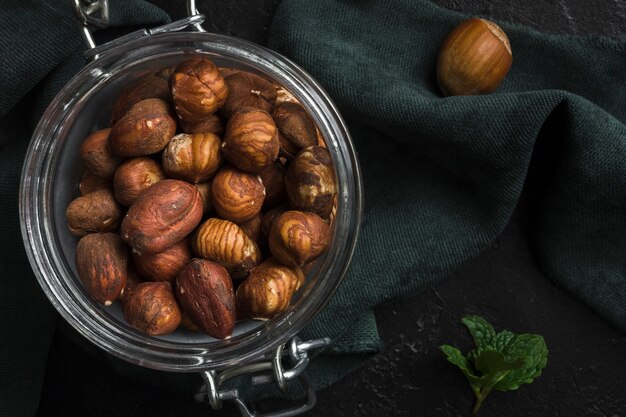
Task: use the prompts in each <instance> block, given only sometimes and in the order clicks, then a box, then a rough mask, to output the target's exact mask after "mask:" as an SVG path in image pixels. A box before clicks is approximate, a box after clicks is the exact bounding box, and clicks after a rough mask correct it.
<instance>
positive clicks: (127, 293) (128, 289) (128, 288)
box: [119, 262, 144, 305]
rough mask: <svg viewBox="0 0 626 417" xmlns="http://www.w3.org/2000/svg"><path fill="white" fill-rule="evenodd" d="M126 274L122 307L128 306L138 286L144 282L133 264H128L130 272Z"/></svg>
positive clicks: (121, 299) (122, 293) (121, 297)
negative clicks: (127, 303)
mask: <svg viewBox="0 0 626 417" xmlns="http://www.w3.org/2000/svg"><path fill="white" fill-rule="evenodd" d="M126 272H127V274H126V284H125V285H124V289H123V290H122V292H121V293H120V297H119V299H120V301H121V302H122V305H124V304H126V302H127V301H128V300H129V299H130V297H132V295H133V294H134V293H135V288H137V285H139V284H141V283H142V282H144V281H143V279H142V278H141V277H140V276H139V274H138V273H137V271H136V270H135V268H133V265H132V263H130V262H129V263H128V270H127V271H126Z"/></svg>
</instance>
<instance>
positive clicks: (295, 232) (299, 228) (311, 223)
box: [268, 210, 330, 266]
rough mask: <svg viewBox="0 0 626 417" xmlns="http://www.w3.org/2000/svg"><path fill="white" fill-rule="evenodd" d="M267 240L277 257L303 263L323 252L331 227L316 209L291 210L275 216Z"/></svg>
mask: <svg viewBox="0 0 626 417" xmlns="http://www.w3.org/2000/svg"><path fill="white" fill-rule="evenodd" d="M268 240H269V247H270V251H271V253H272V256H274V257H275V258H276V260H278V261H279V262H280V263H282V264H283V265H288V266H302V265H304V264H305V263H308V262H311V261H313V260H314V259H316V258H317V257H319V256H320V255H321V254H322V253H324V251H325V250H326V248H327V247H328V245H329V243H330V227H329V226H328V225H327V224H326V223H325V222H324V220H323V219H322V218H321V217H320V216H318V215H317V214H315V213H308V212H302V211H295V210H290V211H286V212H284V213H283V214H281V215H280V217H278V218H277V219H276V220H274V222H273V224H272V228H271V229H270V236H269V239H268Z"/></svg>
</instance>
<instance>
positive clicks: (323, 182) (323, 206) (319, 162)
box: [285, 146, 336, 219]
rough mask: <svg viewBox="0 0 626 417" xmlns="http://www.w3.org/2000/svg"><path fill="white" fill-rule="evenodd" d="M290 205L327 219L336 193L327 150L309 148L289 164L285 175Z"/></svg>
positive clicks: (316, 147)
mask: <svg viewBox="0 0 626 417" xmlns="http://www.w3.org/2000/svg"><path fill="white" fill-rule="evenodd" d="M285 185H286V189H287V196H288V198H289V203H291V206H292V207H293V208H294V209H296V210H301V211H311V212H313V213H316V214H318V215H319V216H321V217H322V218H324V219H327V218H328V216H329V215H330V213H331V211H332V209H333V201H334V198H335V194H336V184H335V170H334V169H333V162H332V159H331V157H330V153H329V152H328V150H327V149H326V148H322V147H320V146H310V147H308V148H305V149H302V150H301V151H300V152H299V153H298V155H297V156H296V157H295V158H294V159H293V160H292V161H291V164H290V165H289V168H288V169H287V175H286V176H285Z"/></svg>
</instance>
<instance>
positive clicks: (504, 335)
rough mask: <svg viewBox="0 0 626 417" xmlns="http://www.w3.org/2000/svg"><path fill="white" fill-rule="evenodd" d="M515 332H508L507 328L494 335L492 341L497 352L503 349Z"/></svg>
mask: <svg viewBox="0 0 626 417" xmlns="http://www.w3.org/2000/svg"><path fill="white" fill-rule="evenodd" d="M515 336H516V334H515V333H513V332H510V331H508V330H502V331H501V332H500V333H498V334H497V335H496V340H495V341H494V348H495V349H496V350H497V351H498V352H502V351H504V349H505V348H506V346H507V345H508V344H509V343H510V342H511V340H513V339H514V338H515Z"/></svg>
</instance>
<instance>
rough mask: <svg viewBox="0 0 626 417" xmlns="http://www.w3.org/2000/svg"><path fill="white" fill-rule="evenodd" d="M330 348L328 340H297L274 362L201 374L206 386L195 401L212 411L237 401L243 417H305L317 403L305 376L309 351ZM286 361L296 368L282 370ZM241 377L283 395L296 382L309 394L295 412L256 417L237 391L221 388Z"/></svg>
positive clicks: (276, 354)
mask: <svg viewBox="0 0 626 417" xmlns="http://www.w3.org/2000/svg"><path fill="white" fill-rule="evenodd" d="M329 344H330V339H329V338H327V337H325V338H322V339H315V340H308V341H305V342H303V341H302V340H300V338H299V337H297V336H296V337H294V338H292V339H291V340H290V341H289V342H287V343H285V344H284V345H280V346H279V347H278V348H276V350H275V352H274V355H273V357H272V358H271V360H263V361H258V362H253V363H249V364H245V365H241V366H236V367H233V368H228V369H226V370H223V371H221V372H216V371H205V372H203V373H202V378H203V379H204V384H203V385H202V386H201V387H200V389H199V390H198V392H197V393H196V394H195V395H194V398H195V399H196V400H197V401H208V402H209V404H210V405H211V407H212V408H213V409H219V408H221V407H222V401H223V400H231V401H234V402H235V404H236V405H237V408H239V411H240V412H241V415H242V416H243V417H291V416H295V415H298V414H302V413H304V412H306V411H309V410H311V409H312V408H313V407H314V406H315V402H316V401H317V396H316V394H315V390H314V389H313V387H312V386H311V384H310V383H309V380H308V378H307V377H306V375H305V374H304V370H305V369H306V367H307V366H308V364H309V361H310V356H309V351H310V350H315V349H319V348H324V347H326V346H328V345H329ZM284 358H288V359H289V361H290V362H291V363H292V364H293V365H292V367H291V368H289V369H285V368H284V367H283V360H284ZM241 375H250V382H251V384H252V385H261V384H268V383H271V382H275V383H276V385H278V388H279V389H280V390H281V391H285V390H286V386H287V381H290V380H293V379H296V378H297V379H298V381H299V382H300V384H301V385H302V388H303V389H304V390H305V391H306V398H305V399H304V402H303V403H302V404H300V405H297V406H295V407H292V408H288V409H285V410H280V411H274V412H271V413H265V414H256V413H254V412H251V411H250V409H249V408H248V406H247V405H246V403H245V402H244V401H243V399H242V398H241V397H240V394H239V390H238V389H237V388H232V389H223V388H222V385H223V384H224V383H225V382H226V381H228V380H229V379H232V378H235V377H238V376H241Z"/></svg>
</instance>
